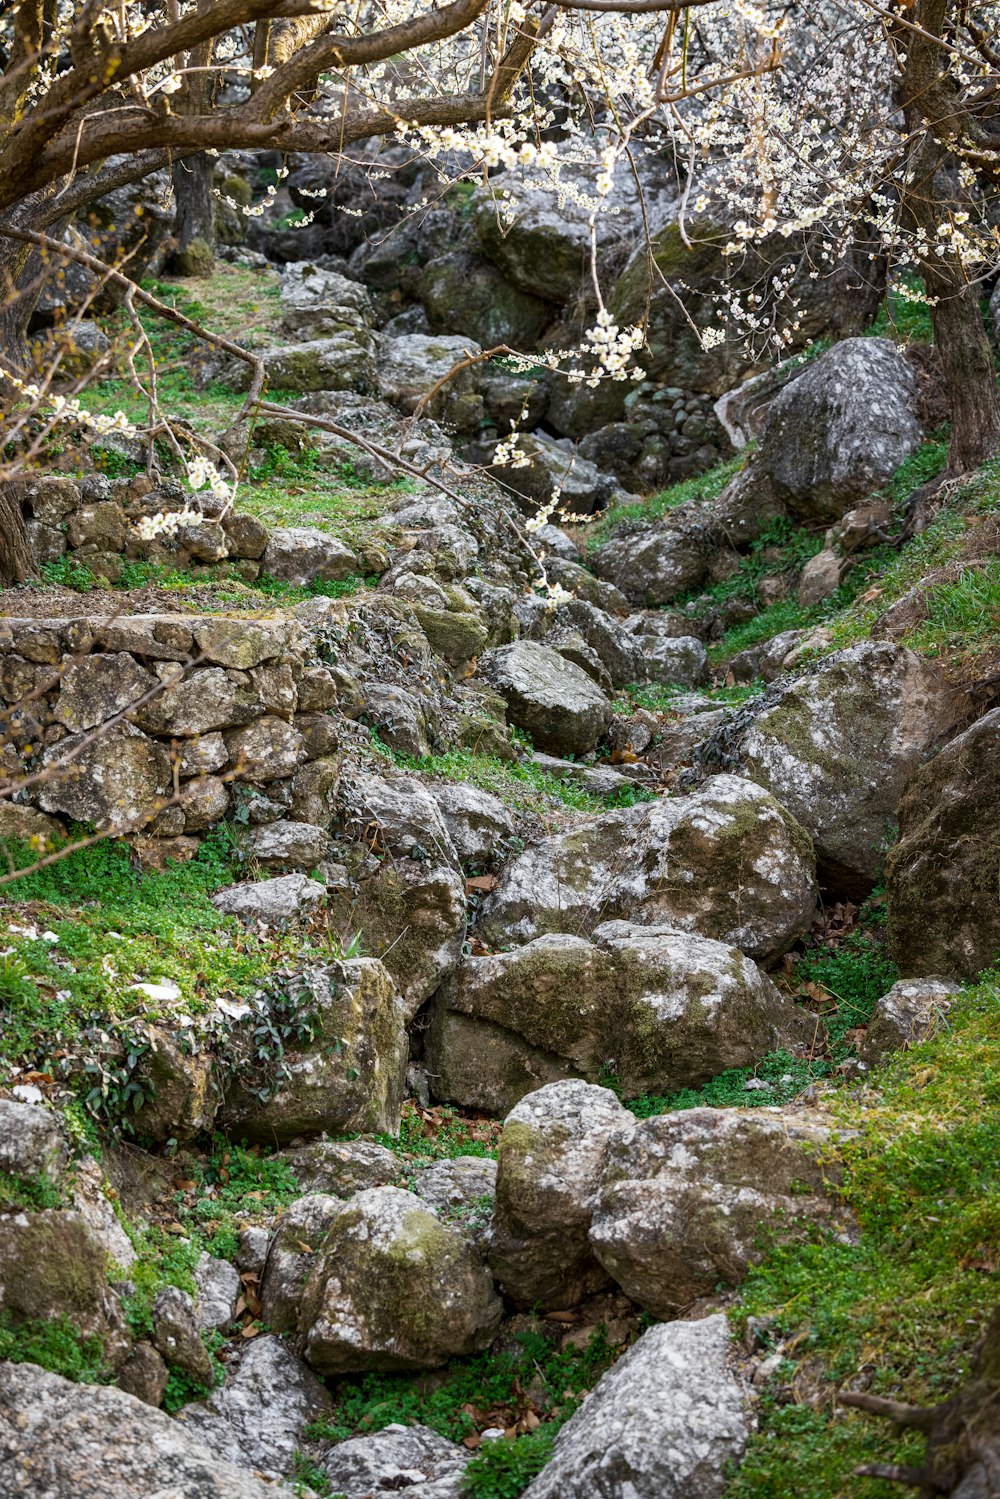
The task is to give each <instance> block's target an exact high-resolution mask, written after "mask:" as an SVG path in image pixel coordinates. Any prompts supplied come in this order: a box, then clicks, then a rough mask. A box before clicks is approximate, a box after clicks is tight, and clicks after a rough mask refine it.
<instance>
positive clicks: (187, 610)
mask: <svg viewBox="0 0 1000 1499" xmlns="http://www.w3.org/2000/svg"><path fill="white" fill-rule="evenodd" d="M279 609H280V606H279V605H278V604H276V603H275V602H274V601H273V600H272V599H268V598H265V597H264V596H263V595H262V594H259V593H255V592H254V591H253V590H252V589H250V588H245V587H244V586H243V585H241V584H234V583H224V584H219V585H213V584H210V583H205V584H192V585H191V586H190V587H187V588H183V589H182V588H122V589H116V588H108V589H104V588H94V589H91V590H90V592H89V593H79V592H77V590H76V589H74V588H39V587H32V586H31V585H30V584H25V585H24V586H22V587H20V588H5V589H3V590H0V618H8V619H10V618H13V619H76V618H78V617H80V616H81V615H97V616H99V617H101V618H105V619H114V618H116V617H117V616H119V615H126V614H241V613H252V614H276V613H278V612H279Z"/></svg>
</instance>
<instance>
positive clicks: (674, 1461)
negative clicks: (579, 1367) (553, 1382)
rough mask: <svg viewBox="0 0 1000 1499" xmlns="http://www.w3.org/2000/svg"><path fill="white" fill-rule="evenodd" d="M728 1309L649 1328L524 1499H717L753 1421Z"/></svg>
mask: <svg viewBox="0 0 1000 1499" xmlns="http://www.w3.org/2000/svg"><path fill="white" fill-rule="evenodd" d="M731 1352H732V1349H731V1342H730V1335H729V1329H728V1326H727V1323H726V1318H725V1316H723V1315H722V1314H721V1313H716V1314H715V1315H714V1316H711V1317H705V1318H704V1319H703V1320H702V1321H700V1322H668V1323H666V1324H664V1325H663V1326H661V1327H651V1328H649V1329H648V1331H646V1332H644V1333H643V1335H642V1337H641V1338H640V1339H639V1341H638V1342H637V1343H635V1344H634V1345H633V1347H631V1348H630V1349H629V1350H628V1352H627V1353H626V1354H625V1355H624V1357H623V1358H621V1359H619V1361H618V1363H617V1364H615V1366H614V1367H613V1368H612V1369H609V1370H608V1372H607V1373H606V1374H604V1375H603V1376H602V1377H601V1379H600V1380H599V1382H598V1383H597V1385H596V1387H595V1388H594V1389H593V1390H592V1392H591V1393H590V1394H589V1395H588V1396H587V1398H586V1400H585V1401H584V1402H583V1404H582V1406H581V1407H580V1409H579V1410H578V1411H577V1412H576V1414H575V1415H574V1416H571V1417H570V1419H569V1421H567V1423H566V1425H565V1426H564V1427H563V1428H562V1430H561V1431H560V1433H559V1435H558V1436H557V1437H556V1442H555V1447H554V1449H553V1453H552V1457H551V1459H550V1461H549V1462H548V1463H547V1464H546V1466H545V1467H544V1468H543V1469H542V1471H541V1473H540V1474H539V1475H538V1477H537V1478H536V1479H535V1480H534V1481H533V1482H532V1483H531V1484H529V1485H528V1488H527V1489H526V1490H525V1492H524V1499H581V1496H583V1495H587V1496H588V1499H589V1496H593V1499H718V1496H719V1495H721V1493H722V1492H723V1490H724V1488H725V1487H726V1483H727V1470H728V1467H729V1465H730V1464H731V1463H737V1462H739V1460H740V1458H741V1457H742V1456H743V1452H744V1449H745V1447H746V1443H747V1435H748V1427H749V1423H748V1420H747V1416H746V1414H745V1412H744V1408H743V1399H742V1394H741V1389H740V1385H739V1382H738V1380H737V1378H736V1375H735V1374H734V1372H733V1370H732V1368H731V1367H730V1357H731Z"/></svg>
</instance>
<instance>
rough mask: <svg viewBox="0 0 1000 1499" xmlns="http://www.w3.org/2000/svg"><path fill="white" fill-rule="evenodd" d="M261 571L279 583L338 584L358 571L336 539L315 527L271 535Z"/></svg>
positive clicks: (348, 551) (301, 585) (291, 528)
mask: <svg viewBox="0 0 1000 1499" xmlns="http://www.w3.org/2000/svg"><path fill="white" fill-rule="evenodd" d="M260 565H261V570H262V571H263V572H265V573H267V574H268V576H269V577H272V578H277V579H278V581H279V583H291V584H293V585H294V586H295V587H296V588H304V587H305V586H306V584H307V583H341V582H343V580H344V579H345V578H349V577H350V576H351V574H352V573H356V572H357V570H358V559H357V558H356V557H355V555H354V553H353V552H352V551H351V549H350V547H348V546H345V545H344V543H343V542H342V541H339V540H338V539H337V537H336V536H331V535H330V534H329V532H327V531H320V530H318V529H317V528H316V527H315V526H283V527H279V528H278V529H276V530H274V531H272V532H271V536H270V539H269V541H268V543H267V547H266V549H265V551H264V555H263V557H262V558H261V563H260Z"/></svg>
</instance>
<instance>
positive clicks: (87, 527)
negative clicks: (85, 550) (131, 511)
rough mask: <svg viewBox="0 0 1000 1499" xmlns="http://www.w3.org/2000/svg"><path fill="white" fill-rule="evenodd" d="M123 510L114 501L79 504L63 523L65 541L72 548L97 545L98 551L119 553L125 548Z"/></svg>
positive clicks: (77, 549)
mask: <svg viewBox="0 0 1000 1499" xmlns="http://www.w3.org/2000/svg"><path fill="white" fill-rule="evenodd" d="M125 537H126V524H125V513H124V511H123V510H122V508H121V506H120V505H116V504H115V503H114V501H113V500H99V501H98V503H97V504H96V505H82V506H81V507H80V509H79V510H74V511H73V512H72V514H71V515H70V517H69V520H68V521H67V523H66V540H67V541H68V542H69V545H70V546H71V547H72V549H73V551H75V552H76V551H79V550H80V549H81V548H82V547H96V549H97V550H98V551H99V552H121V551H124V549H125Z"/></svg>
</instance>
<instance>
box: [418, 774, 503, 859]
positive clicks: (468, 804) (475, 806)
mask: <svg viewBox="0 0 1000 1499" xmlns="http://www.w3.org/2000/svg"><path fill="white" fill-rule="evenodd" d="M426 789H427V791H428V793H429V794H430V795H431V796H432V797H433V798H434V801H435V802H436V803H437V808H438V811H439V812H440V813H441V816H442V818H443V820H444V825H445V827H446V828H447V830H448V834H449V836H450V838H451V841H452V844H453V846H454V849H455V853H456V854H457V856H458V859H459V862H460V864H461V865H462V866H463V867H464V866H466V865H470V864H471V865H483V864H487V863H490V862H491V861H492V860H494V859H496V860H500V859H502V857H503V855H504V854H505V853H506V851H507V850H508V849H509V848H510V847H511V845H512V843H513V840H514V836H515V828H514V822H513V819H512V818H511V815H510V813H509V812H508V811H507V808H506V807H505V806H504V804H503V802H502V801H501V800H500V798H499V797H498V796H491V795H490V793H489V792H488V791H480V790H479V788H478V787H477V786H468V785H466V784H465V783H464V782H463V781H446V782H444V783H443V784H442V785H440V786H428V787H427V788H426Z"/></svg>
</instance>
